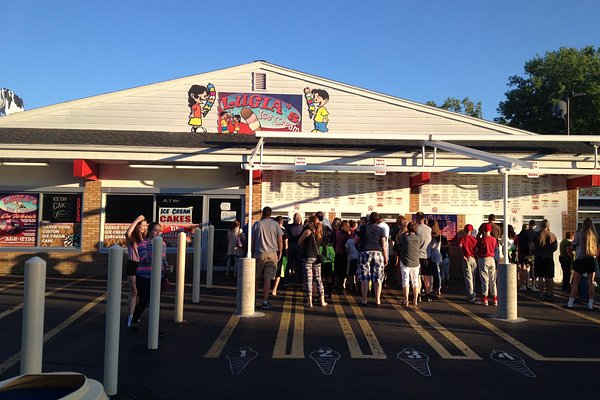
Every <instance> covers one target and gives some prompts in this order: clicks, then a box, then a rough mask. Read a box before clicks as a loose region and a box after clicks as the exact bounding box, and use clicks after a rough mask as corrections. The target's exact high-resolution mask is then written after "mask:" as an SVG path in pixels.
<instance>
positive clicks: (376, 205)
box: [262, 171, 410, 214]
mask: <svg viewBox="0 0 600 400" xmlns="http://www.w3.org/2000/svg"><path fill="white" fill-rule="evenodd" d="M409 197H410V189H409V177H408V174H401V173H388V174H386V175H371V174H340V173H296V172H294V171H263V184H262V199H263V204H264V205H268V206H269V207H271V208H273V209H275V210H278V211H285V210H289V211H305V212H314V211H319V210H320V211H325V212H336V211H340V212H359V213H364V214H366V213H368V212H370V211H377V212H379V213H394V214H405V213H407V212H408V209H409Z"/></svg>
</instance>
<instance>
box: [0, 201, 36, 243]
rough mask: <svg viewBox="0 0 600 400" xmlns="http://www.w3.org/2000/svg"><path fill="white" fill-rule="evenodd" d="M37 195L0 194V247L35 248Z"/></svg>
mask: <svg viewBox="0 0 600 400" xmlns="http://www.w3.org/2000/svg"><path fill="white" fill-rule="evenodd" d="M38 205H39V195H38V194H37V193H0V247H35V245H36V237H37V223H38Z"/></svg>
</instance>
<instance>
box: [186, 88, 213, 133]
mask: <svg viewBox="0 0 600 400" xmlns="http://www.w3.org/2000/svg"><path fill="white" fill-rule="evenodd" d="M216 97H217V89H216V88H215V86H214V85H213V84H212V83H209V84H208V85H206V86H202V85H192V86H191V87H190V88H189V90H188V107H189V108H190V115H189V117H188V118H189V119H188V125H189V126H191V127H192V128H191V130H192V132H194V133H195V132H197V131H198V128H200V129H201V130H202V131H203V132H206V128H204V127H203V126H202V118H203V117H206V115H207V114H208V113H209V111H210V110H211V108H212V106H213V104H214V103H215V98H216Z"/></svg>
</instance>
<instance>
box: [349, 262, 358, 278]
mask: <svg viewBox="0 0 600 400" xmlns="http://www.w3.org/2000/svg"><path fill="white" fill-rule="evenodd" d="M357 267H358V259H356V258H355V259H354V260H350V264H348V276H352V275H356V269H357Z"/></svg>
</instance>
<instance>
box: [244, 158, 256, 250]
mask: <svg viewBox="0 0 600 400" xmlns="http://www.w3.org/2000/svg"><path fill="white" fill-rule="evenodd" d="M253 171H254V169H253V168H252V164H250V169H249V170H248V232H246V241H247V242H248V251H247V253H246V257H248V258H251V257H252V173H253Z"/></svg>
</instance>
